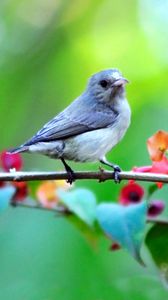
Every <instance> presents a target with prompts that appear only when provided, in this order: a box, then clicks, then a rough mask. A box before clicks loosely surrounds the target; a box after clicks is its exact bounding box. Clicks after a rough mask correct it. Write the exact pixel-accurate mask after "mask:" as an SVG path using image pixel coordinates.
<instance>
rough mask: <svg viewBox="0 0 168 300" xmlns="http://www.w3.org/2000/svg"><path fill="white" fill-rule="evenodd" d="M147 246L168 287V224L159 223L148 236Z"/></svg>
mask: <svg viewBox="0 0 168 300" xmlns="http://www.w3.org/2000/svg"><path fill="white" fill-rule="evenodd" d="M146 245H147V247H148V249H149V252H150V253H151V256H152V258H153V260H154V262H155V264H156V266H157V267H158V269H159V271H160V274H161V278H162V280H163V282H164V284H165V285H166V286H167V287H168V222H167V223H166V222H157V223H156V224H155V225H154V226H153V227H152V228H151V229H150V230H149V232H148V234H147V236H146Z"/></svg>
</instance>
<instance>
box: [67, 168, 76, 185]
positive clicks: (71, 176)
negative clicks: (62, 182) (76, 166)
mask: <svg viewBox="0 0 168 300" xmlns="http://www.w3.org/2000/svg"><path fill="white" fill-rule="evenodd" d="M67 174H68V180H67V183H69V184H72V183H73V182H74V181H75V174H74V172H73V171H72V170H68V171H67Z"/></svg>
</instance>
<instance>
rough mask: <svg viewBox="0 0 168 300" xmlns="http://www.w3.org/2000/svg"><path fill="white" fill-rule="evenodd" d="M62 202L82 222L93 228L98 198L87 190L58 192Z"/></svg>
mask: <svg viewBox="0 0 168 300" xmlns="http://www.w3.org/2000/svg"><path fill="white" fill-rule="evenodd" d="M58 194H59V197H60V198H61V201H62V202H63V203H64V204H65V205H66V206H67V207H68V208H69V210H70V211H72V212H73V213H74V214H76V215H77V216H78V217H79V218H80V219H81V220H83V221H84V222H85V223H87V224H88V225H89V226H92V225H93V223H94V221H95V219H96V197H95V195H94V194H93V193H92V192H91V191H89V190H87V189H81V188H79V189H75V190H74V191H67V192H65V191H63V190H59V191H58Z"/></svg>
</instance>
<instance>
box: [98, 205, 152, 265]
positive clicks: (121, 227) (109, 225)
mask: <svg viewBox="0 0 168 300" xmlns="http://www.w3.org/2000/svg"><path fill="white" fill-rule="evenodd" d="M146 211H147V205H146V202H141V203H139V204H133V205H129V206H122V205H119V204H115V203H111V204H109V203H102V204H100V205H98V207H97V219H98V222H99V223H100V226H101V227H102V229H103V230H104V232H105V233H106V234H107V235H108V236H109V237H110V238H111V239H112V240H114V241H116V242H117V243H119V244H120V245H121V246H122V247H123V248H125V249H127V250H128V251H129V253H131V255H132V256H133V257H134V258H135V259H136V260H137V261H138V262H139V263H140V264H142V265H144V263H143V261H142V259H141V256H140V249H141V245H142V242H143V238H144V231H145V223H146Z"/></svg>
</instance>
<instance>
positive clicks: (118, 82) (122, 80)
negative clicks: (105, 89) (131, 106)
mask: <svg viewBox="0 0 168 300" xmlns="http://www.w3.org/2000/svg"><path fill="white" fill-rule="evenodd" d="M127 83H129V81H128V80H127V79H126V78H123V77H121V78H119V79H116V81H115V82H114V83H113V84H112V86H121V85H125V84H127Z"/></svg>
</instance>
